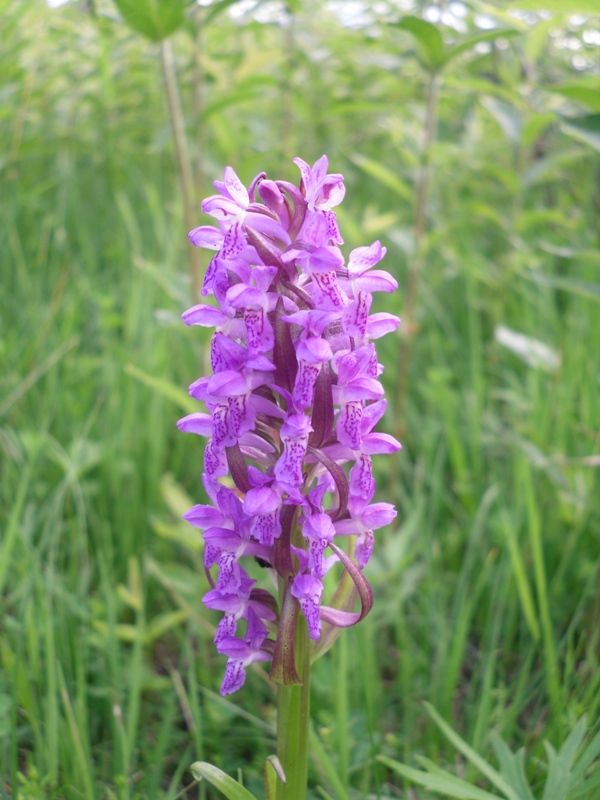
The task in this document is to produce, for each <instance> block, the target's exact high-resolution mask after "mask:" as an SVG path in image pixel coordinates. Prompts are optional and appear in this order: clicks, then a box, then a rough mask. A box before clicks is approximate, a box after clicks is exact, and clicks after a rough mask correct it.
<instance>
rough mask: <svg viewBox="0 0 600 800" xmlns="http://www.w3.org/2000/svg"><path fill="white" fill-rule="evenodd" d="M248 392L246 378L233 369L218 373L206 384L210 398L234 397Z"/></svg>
mask: <svg viewBox="0 0 600 800" xmlns="http://www.w3.org/2000/svg"><path fill="white" fill-rule="evenodd" d="M247 392H248V383H247V381H246V378H245V377H244V376H243V375H241V374H240V373H239V372H236V370H233V369H226V370H223V372H219V373H218V374H217V375H213V377H212V378H211V379H210V380H209V382H208V393H209V395H211V396H212V397H235V396H236V395H239V394H246V393H247Z"/></svg>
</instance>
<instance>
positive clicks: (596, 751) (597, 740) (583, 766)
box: [573, 732, 600, 785]
mask: <svg viewBox="0 0 600 800" xmlns="http://www.w3.org/2000/svg"><path fill="white" fill-rule="evenodd" d="M599 755H600V732H599V733H597V734H596V735H595V736H594V738H593V739H592V741H591V742H590V743H589V744H588V746H587V747H586V748H585V750H584V751H583V753H581V755H580V756H579V758H578V759H577V766H576V767H575V768H574V770H573V776H574V778H575V780H576V781H579V780H581V779H582V778H583V777H584V775H585V773H586V772H587V770H588V769H589V767H590V766H591V765H592V763H593V762H594V760H595V759H596V758H598V756H599ZM592 777H594V776H591V775H590V777H589V778H588V781H587V782H588V783H590V781H591V779H592ZM596 778H597V780H598V781H600V774H599V775H597V776H596ZM584 785H585V784H584Z"/></svg>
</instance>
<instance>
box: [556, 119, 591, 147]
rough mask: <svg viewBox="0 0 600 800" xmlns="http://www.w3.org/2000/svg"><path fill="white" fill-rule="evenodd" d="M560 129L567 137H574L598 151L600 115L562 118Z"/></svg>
mask: <svg viewBox="0 0 600 800" xmlns="http://www.w3.org/2000/svg"><path fill="white" fill-rule="evenodd" d="M561 128H562V129H563V131H564V133H567V134H568V135H569V136H574V137H575V138H576V139H579V140H580V141H582V142H585V143H586V144H589V145H591V147H593V148H595V149H596V150H600V114H588V115H587V116H585V117H563V118H562V122H561Z"/></svg>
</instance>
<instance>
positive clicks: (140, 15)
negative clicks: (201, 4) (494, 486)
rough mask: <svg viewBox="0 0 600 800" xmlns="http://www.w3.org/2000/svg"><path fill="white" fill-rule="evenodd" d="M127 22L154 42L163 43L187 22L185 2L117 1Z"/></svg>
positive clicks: (173, 0) (180, 0)
mask: <svg viewBox="0 0 600 800" xmlns="http://www.w3.org/2000/svg"><path fill="white" fill-rule="evenodd" d="M115 4H116V6H117V8H118V9H119V12H120V14H121V16H122V17H123V19H124V20H125V22H126V23H127V24H128V25H129V27H130V28H133V30H134V31H137V33H141V34H142V36H145V37H146V38H147V39H150V41H152V42H162V40H163V39H166V38H167V37H168V36H171V34H173V33H175V31H176V30H177V29H178V28H179V27H181V25H182V24H183V22H184V20H185V2H184V0H115Z"/></svg>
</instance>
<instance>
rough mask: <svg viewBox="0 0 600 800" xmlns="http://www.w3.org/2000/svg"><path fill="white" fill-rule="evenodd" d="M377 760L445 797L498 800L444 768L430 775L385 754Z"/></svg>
mask: <svg viewBox="0 0 600 800" xmlns="http://www.w3.org/2000/svg"><path fill="white" fill-rule="evenodd" d="M377 761H379V762H380V763H381V764H385V766H386V767H389V769H391V770H392V771H393V772H396V773H398V775H402V777H403V778H408V779H409V780H411V781H413V783H417V784H419V786H424V787H425V788H426V789H429V790H430V791H431V792H439V793H440V794H444V795H446V797H455V798H457V800H499V798H498V795H497V794H491V793H490V792H486V791H485V790H484V789H479V788H478V787H477V786H473V785H472V784H470V783H467V782H466V781H463V780H461V778H457V777H456V776H454V775H451V774H450V773H449V772H445V771H444V770H438V771H437V772H436V774H435V775H432V774H431V773H429V772H421V770H418V769H413V768H412V767H407V766H406V764H401V763H400V762H399V761H394V760H393V759H391V758H387V757H386V756H377Z"/></svg>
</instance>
